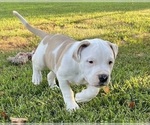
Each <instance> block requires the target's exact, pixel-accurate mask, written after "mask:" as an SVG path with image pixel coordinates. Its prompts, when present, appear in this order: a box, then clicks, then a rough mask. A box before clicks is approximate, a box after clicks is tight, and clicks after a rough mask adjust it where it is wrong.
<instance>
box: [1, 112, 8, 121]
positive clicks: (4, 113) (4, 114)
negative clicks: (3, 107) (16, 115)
mask: <svg viewBox="0 0 150 125" xmlns="http://www.w3.org/2000/svg"><path fill="white" fill-rule="evenodd" d="M1 117H2V118H4V119H5V120H6V119H8V115H7V113H6V112H4V111H2V112H1Z"/></svg>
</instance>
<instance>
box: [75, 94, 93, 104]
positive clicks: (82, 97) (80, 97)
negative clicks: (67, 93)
mask: <svg viewBox="0 0 150 125" xmlns="http://www.w3.org/2000/svg"><path fill="white" fill-rule="evenodd" d="M92 98H93V97H88V96H86V95H83V93H82V92H80V93H77V94H76V96H75V100H76V101H77V102H88V101H90V100H91V99H92Z"/></svg>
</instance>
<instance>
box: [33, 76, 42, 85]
mask: <svg viewBox="0 0 150 125" xmlns="http://www.w3.org/2000/svg"><path fill="white" fill-rule="evenodd" d="M41 81H42V76H41V74H33V75H32V83H33V84H34V85H39V84H40V82H41Z"/></svg>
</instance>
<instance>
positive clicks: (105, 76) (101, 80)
mask: <svg viewBox="0 0 150 125" xmlns="http://www.w3.org/2000/svg"><path fill="white" fill-rule="evenodd" d="M107 79H108V75H106V74H101V75H99V84H100V85H104V83H105V82H106V81H107Z"/></svg>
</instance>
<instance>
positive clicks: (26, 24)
mask: <svg viewBox="0 0 150 125" xmlns="http://www.w3.org/2000/svg"><path fill="white" fill-rule="evenodd" d="M13 14H14V15H15V16H17V17H18V18H19V19H20V21H21V22H22V24H23V25H24V26H25V27H26V28H27V29H28V30H29V31H30V32H32V33H34V34H35V35H37V36H39V37H41V38H44V37H45V36H46V35H47V33H45V32H44V31H42V30H39V29H36V28H34V27H32V26H31V25H30V24H29V23H28V22H27V21H26V20H25V19H24V18H23V17H22V16H21V15H20V14H19V13H18V12H17V11H13Z"/></svg>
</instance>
